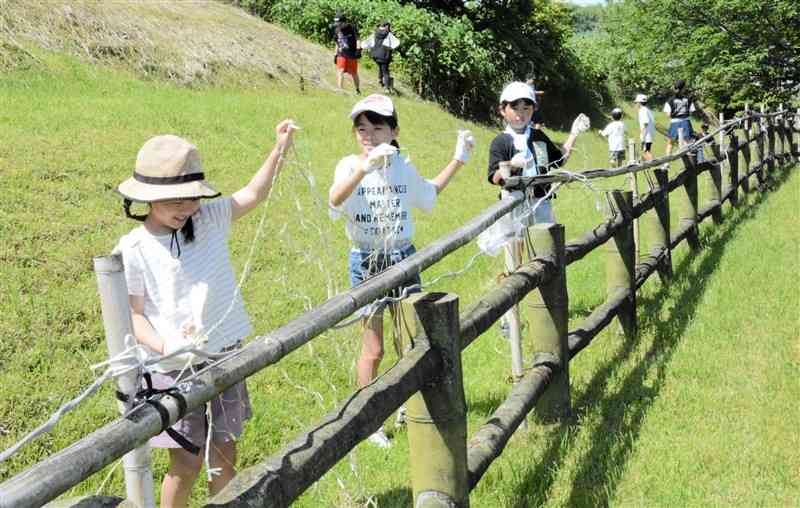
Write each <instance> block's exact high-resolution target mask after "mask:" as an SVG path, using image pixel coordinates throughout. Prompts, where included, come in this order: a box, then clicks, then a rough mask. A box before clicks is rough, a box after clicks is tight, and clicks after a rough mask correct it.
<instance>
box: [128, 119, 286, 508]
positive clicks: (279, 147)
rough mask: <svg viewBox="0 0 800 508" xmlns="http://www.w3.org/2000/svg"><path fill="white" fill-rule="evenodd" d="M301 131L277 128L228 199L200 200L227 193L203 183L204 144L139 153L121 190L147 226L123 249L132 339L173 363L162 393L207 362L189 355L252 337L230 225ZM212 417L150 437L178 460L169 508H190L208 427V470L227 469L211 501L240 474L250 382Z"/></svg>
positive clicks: (159, 382)
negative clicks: (142, 206) (139, 206)
mask: <svg viewBox="0 0 800 508" xmlns="http://www.w3.org/2000/svg"><path fill="white" fill-rule="evenodd" d="M293 129H294V127H293V124H292V122H291V121H290V120H284V121H283V122H281V123H280V124H278V126H277V127H276V134H277V141H276V143H275V147H274V148H273V149H272V152H271V153H270V154H269V156H268V157H267V159H266V160H265V161H264V163H263V164H262V166H261V168H260V169H259V170H258V171H257V172H256V173H255V175H254V176H253V177H252V178H251V180H250V182H249V183H248V184H247V185H245V186H244V187H243V188H241V189H240V190H238V191H236V192H234V193H233V195H231V197H228V198H220V199H217V200H214V201H211V202H209V203H201V201H200V200H201V199H202V198H213V197H217V196H219V195H220V193H219V192H217V191H216V190H215V189H214V188H213V187H211V185H209V184H208V183H207V182H206V181H205V177H204V175H203V170H202V165H201V161H200V156H199V154H198V152H197V148H196V147H195V146H193V145H192V144H191V143H189V142H188V141H186V140H185V139H182V138H179V137H177V136H172V135H164V136H156V137H154V138H152V139H150V140H148V141H147V142H146V143H145V144H144V146H142V148H141V150H139V153H138V156H137V158H136V169H135V170H134V173H133V177H131V178H129V179H127V180H126V181H124V182H122V183H121V184H120V185H119V187H118V189H117V190H118V191H119V193H120V194H122V196H123V198H124V207H125V213H126V215H127V216H128V217H130V218H134V219H137V220H140V221H142V222H143V224H142V225H141V226H139V227H137V228H135V229H134V230H132V231H131V232H130V233H128V234H127V235H125V236H123V237H122V238H121V239H120V241H119V244H118V245H117V248H116V249H115V250H116V251H118V252H121V253H122V256H123V262H124V265H125V278H126V281H127V285H128V293H129V300H130V305H131V318H132V322H133V333H134V335H135V337H136V339H137V341H138V342H139V343H141V344H144V345H145V346H147V347H148V348H149V349H151V350H152V354H153V355H154V356H156V357H162V356H163V357H165V358H164V359H163V360H161V361H159V362H158V363H156V364H155V365H153V367H152V370H153V371H154V372H153V373H152V384H153V387H154V388H157V389H166V388H169V387H171V386H173V385H174V384H175V383H176V382H179V381H180V377H179V376H180V375H181V373H182V372H183V371H186V370H187V369H189V368H190V367H192V366H194V367H197V366H198V365H200V364H201V363H202V362H203V361H204V358H198V357H197V356H195V355H194V354H192V353H191V352H180V351H181V350H183V351H186V350H187V349H196V350H203V351H207V352H209V353H218V352H221V351H226V350H229V349H233V348H235V347H237V346H239V345H240V344H241V341H242V340H243V339H244V338H245V337H247V335H249V334H250V332H251V331H252V329H251V325H250V320H249V319H248V317H247V313H246V312H245V309H244V304H243V302H242V299H241V296H240V294H239V292H238V290H237V285H236V279H235V277H234V274H233V267H232V266H231V262H230V256H229V251H228V235H229V232H230V226H231V223H232V222H234V221H236V220H238V219H239V218H241V217H242V216H244V215H245V214H247V213H248V212H250V211H252V210H253V209H254V208H255V207H256V206H257V205H258V204H259V203H261V202H262V201H263V200H264V199H265V198H266V196H267V195H268V194H269V191H270V188H271V187H272V182H273V180H274V178H275V176H276V175H277V173H278V171H279V169H280V166H281V161H282V154H283V153H284V152H285V151H286V149H288V148H289V146H291V143H292V132H293ZM133 202H139V203H146V204H147V206H148V207H149V211H148V213H147V214H146V215H143V216H142V215H133V214H132V213H131V205H132V203H133ZM179 352H180V353H179ZM176 353H179V354H176ZM210 413H211V414H210V415H207V414H206V411H205V408H201V409H198V410H195V411H192V412H191V413H188V414H186V415H185V416H184V417H183V418H182V419H181V420H180V421H178V422H177V423H176V424H175V425H174V426H173V427H172V428H170V429H168V430H167V431H165V432H163V433H161V434H160V435H158V436H156V437H154V438H153V439H151V441H150V442H151V445H152V446H154V447H157V448H168V449H169V454H170V467H169V470H168V471H167V474H166V476H165V477H164V482H163V485H162V489H161V506H162V507H163V506H169V507H182V506H186V504H187V501H188V499H189V495H190V493H191V489H192V485H193V484H194V481H195V480H196V478H197V476H198V474H199V472H200V469H201V467H202V465H203V457H204V456H205V453H204V452H205V450H204V447H205V443H206V441H207V439H209V436H208V435H207V432H209V431H210V433H211V436H210V442H211V448H210V450H208V452H209V453H208V456H209V467H212V468H218V469H219V471H220V472H219V474H217V475H215V476H212V478H211V480H210V482H209V491H210V493H211V495H214V494H216V493H217V492H219V491H220V490H221V489H222V488H223V487H224V486H225V485H226V484H227V483H228V481H230V479H231V478H233V476H234V474H235V470H234V465H235V463H236V443H235V439H236V438H238V437H239V436H240V435H241V433H242V423H243V420H245V419H247V418H249V417H250V402H249V398H248V396H247V388H246V386H245V383H244V382H241V383H239V384H237V385H234V386H232V387H230V388H228V389H227V390H226V391H225V392H224V393H222V394H220V395H219V396H218V397H217V398H215V399H213V400H212V401H211V411H210Z"/></svg>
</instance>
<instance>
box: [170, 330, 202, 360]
mask: <svg viewBox="0 0 800 508" xmlns="http://www.w3.org/2000/svg"><path fill="white" fill-rule="evenodd" d="M196 347H197V345H196V344H195V343H194V341H193V340H192V339H190V338H188V337H172V338H170V339H167V340H165V341H164V356H165V357H166V356H171V355H174V354H175V353H177V352H178V351H181V350H187V349H195V348H196ZM171 358H174V359H176V360H179V361H180V362H181V363H184V364H192V363H194V362H195V358H196V356H195V354H194V353H191V352H184V353H181V354H178V355H175V356H172V357H171Z"/></svg>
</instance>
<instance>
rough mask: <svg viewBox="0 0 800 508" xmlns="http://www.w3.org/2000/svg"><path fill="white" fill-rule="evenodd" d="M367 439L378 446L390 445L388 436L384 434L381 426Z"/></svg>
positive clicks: (385, 446)
mask: <svg viewBox="0 0 800 508" xmlns="http://www.w3.org/2000/svg"><path fill="white" fill-rule="evenodd" d="M367 440H368V441H369V442H370V443H372V444H374V445H375V446H377V447H379V448H390V447H391V446H392V443H391V441H389V438H388V437H387V436H386V433H385V432H384V431H383V428H380V429H378V430H376V431H375V433H374V434H372V435H371V436H369V437H368V438H367Z"/></svg>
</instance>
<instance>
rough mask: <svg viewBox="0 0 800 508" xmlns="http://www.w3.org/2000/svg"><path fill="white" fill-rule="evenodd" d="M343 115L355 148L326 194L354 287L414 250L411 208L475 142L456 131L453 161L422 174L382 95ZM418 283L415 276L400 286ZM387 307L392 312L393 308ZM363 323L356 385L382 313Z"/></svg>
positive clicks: (372, 356)
mask: <svg viewBox="0 0 800 508" xmlns="http://www.w3.org/2000/svg"><path fill="white" fill-rule="evenodd" d="M350 119H351V121H352V122H353V132H354V134H355V138H356V142H357V143H358V145H359V153H357V154H353V155H349V156H347V157H345V158H343V159H342V160H341V161H339V164H338V165H337V166H336V173H335V176H334V182H333V185H332V186H331V189H330V193H329V200H330V206H331V216H332V218H337V217H338V216H339V215H341V214H344V215H345V216H346V217H347V224H346V232H347V237H348V238H349V239H350V240H351V241H352V242H353V247H352V249H351V250H350V256H349V264H348V271H349V274H350V284H351V286H353V287H355V286H357V285H358V284H361V283H362V282H364V281H365V280H366V279H368V278H370V277H372V276H373V275H375V274H377V273H379V272H381V271H383V270H385V269H386V268H388V267H390V266H392V265H394V264H396V263H399V262H400V261H401V260H403V259H405V258H407V257H408V256H410V255H412V254H413V253H414V252H416V249H415V247H414V244H413V243H412V238H413V235H414V219H413V216H412V210H413V209H415V208H417V209H421V210H423V211H426V212H427V211H430V210H431V209H432V208H433V206H434V205H435V204H436V197H437V195H438V194H439V193H440V192H442V191H443V190H444V189H445V187H447V184H448V182H449V181H450V179H451V178H452V177H453V175H455V174H456V172H457V171H458V170H459V169H460V168H461V167H462V166H463V165H464V163H466V162H467V160H468V159H469V154H470V151H471V150H472V147H473V145H474V140H473V139H472V135H471V134H470V133H469V131H462V132H461V133H459V135H458V139H457V142H456V149H455V153H454V154H453V158H452V160H451V161H450V162H449V163H448V164H447V166H445V168H444V169H442V171H441V172H440V173H439V174H438V175H437V176H436V177H435V178H433V179H432V180H426V179H425V178H423V177H421V176H420V175H419V174H418V173H417V170H416V168H415V167H414V166H413V165H412V164H411V163H410V162H409V161H408V160H406V159H404V158H403V157H401V156H400V154H399V150H398V149H399V145H398V143H397V136H398V134H399V132H400V128H399V125H398V120H397V112H396V111H395V108H394V104H393V103H392V100H391V99H390V98H389V97H386V96H385V95H379V94H373V95H370V96H369V97H366V98H365V99H363V100H361V101H359V102H358V103H357V104H356V105H355V106H354V107H353V110H352V112H351V113H350ZM419 283H420V279H419V276H417V277H416V278H415V279H414V280H409V281H406V283H405V284H404V287H406V288H408V287H410V286H413V285H414V284H417V285H419ZM402 290H403V288H398V289H396V290H395V292H394V293H393V294H394V295H395V296H397V295H398V294H400V291H402ZM416 290H419V289H418V286H417V288H416ZM390 310H391V311H392V314H393V315H394V313H395V309H394V307H393V306H390ZM363 327H364V333H363V344H362V350H361V355H360V357H359V359H358V363H357V365H356V377H357V382H358V386H359V387H362V386H366V385H368V384H369V383H371V382H372V380H373V379H375V377H376V375H377V372H378V367H379V366H380V363H381V359H382V358H383V351H384V349H383V315H382V313H381V312H377V313H374V315H370V316H367V317H365V318H364V319H363ZM370 442H372V443H374V444H376V445H378V446H381V447H384V448H385V447H388V446H390V443H389V441H388V439H387V438H386V435H385V434H384V433H383V430H382V429H379V430H378V431H377V432H376V433H375V434H373V435H372V436H370Z"/></svg>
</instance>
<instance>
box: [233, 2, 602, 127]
mask: <svg viewBox="0 0 800 508" xmlns="http://www.w3.org/2000/svg"><path fill="white" fill-rule="evenodd" d="M236 3H237V4H238V5H240V6H241V7H243V8H246V9H248V10H250V11H251V12H253V13H255V14H257V15H260V16H262V17H264V18H266V19H269V20H271V21H274V22H277V23H280V24H282V25H284V26H286V27H288V28H289V29H291V30H293V31H295V32H298V33H300V34H302V35H303V36H305V37H308V38H310V39H312V40H315V41H317V42H321V43H323V44H328V43H330V42H331V39H332V33H331V27H330V24H331V21H332V19H333V17H334V14H335V13H336V12H337V11H339V10H341V11H342V12H343V13H345V15H346V16H347V17H348V18H349V20H350V21H351V22H352V23H354V24H356V25H357V26H358V28H359V32H360V34H361V36H362V37H365V36H366V35H367V34H368V33H369V32H371V31H372V30H374V29H375V27H376V26H377V24H378V23H379V22H380V21H382V20H384V19H387V20H390V21H391V23H392V30H393V31H394V32H395V33H396V34H397V36H398V37H399V38H400V39H401V41H402V44H401V46H400V48H399V50H398V51H397V53H396V59H395V63H394V64H393V66H394V68H395V70H396V71H398V73H399V74H400V75H401V76H402V78H403V80H404V81H405V82H406V83H408V84H410V85H411V86H413V87H414V89H415V90H416V91H417V92H418V93H419V94H420V95H422V96H424V97H427V98H431V99H434V100H436V101H437V102H439V103H440V104H442V105H443V106H445V107H446V108H447V109H448V110H449V111H451V112H453V113H456V114H459V115H462V116H468V117H472V118H476V119H481V120H487V119H491V118H496V115H495V114H494V111H495V106H496V102H497V96H498V94H499V92H500V90H501V88H502V87H503V85H504V84H505V83H507V82H509V81H511V80H513V79H526V78H529V77H535V78H536V81H537V86H539V87H540V88H546V89H548V94H549V95H548V101H547V104H548V107H550V108H553V112H556V111H558V112H559V113H562V114H564V115H567V114H571V112H572V111H574V110H577V109H581V108H584V109H585V107H586V105H587V104H588V103H590V102H591V101H589V100H588V99H587V100H582V101H580V100H579V101H576V100H574V98H573V96H574V95H575V94H576V93H580V94H581V96H582V97H584V98H588V97H589V94H587V93H585V92H583V90H584V89H585V88H587V87H589V86H590V84H586V82H585V80H583V79H581V78H580V77H579V76H578V73H579V63H578V61H577V59H576V58H574V55H573V54H572V53H571V52H570V51H569V50H568V49H566V48H565V43H566V41H567V40H568V39H569V37H570V36H571V35H572V11H571V9H570V8H569V7H567V6H565V5H562V4H559V3H555V2H552V1H551V0H506V1H499V2H462V1H432V0H431V1H422V0H421V1H401V0H237V2H236ZM562 95H563V96H565V97H570V99H569V101H568V102H569V104H568V107H567V108H566V109H565V108H562V107H558V108H556V107H555V106H557V105H558V104H559V103H560V102H561V99H559V97H560V96H562ZM550 97H553V99H552V100H550ZM551 119H553V120H555V118H553V117H551ZM551 123H552V122H551Z"/></svg>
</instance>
